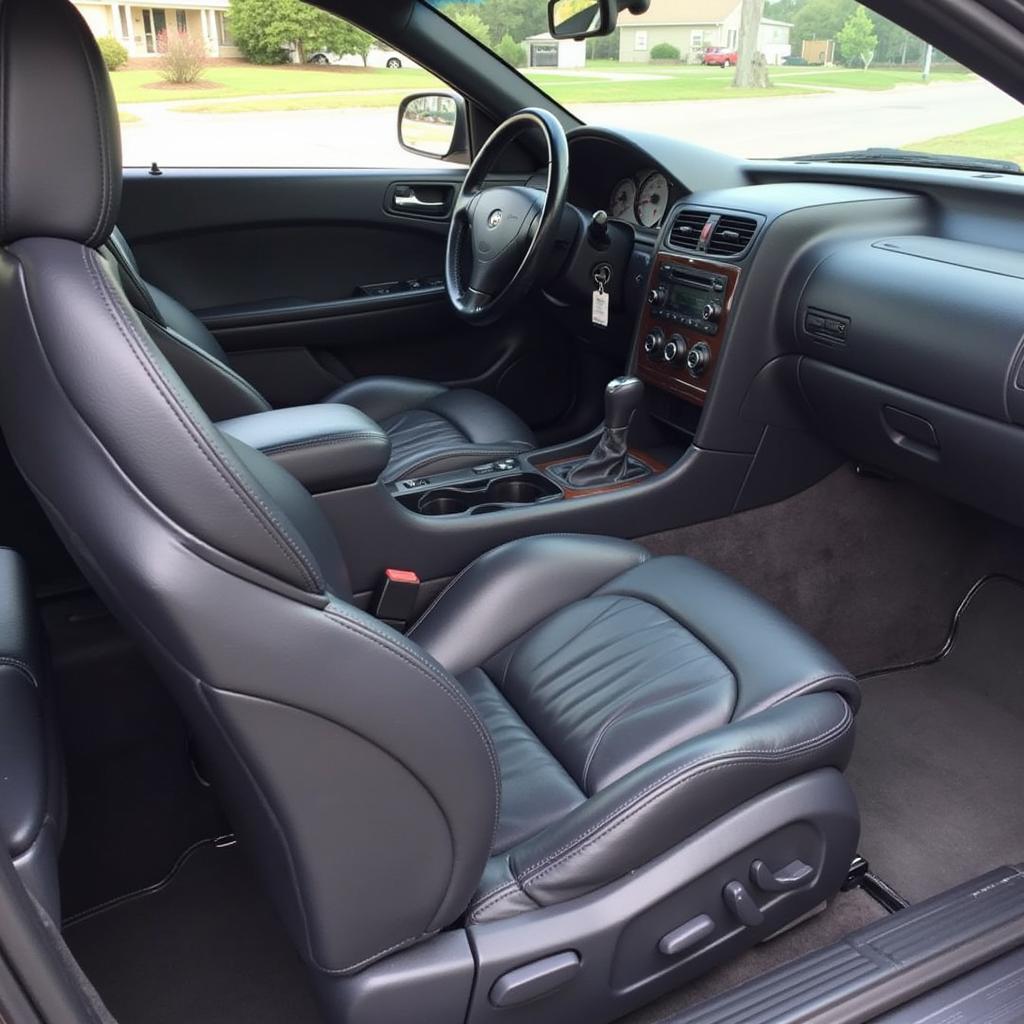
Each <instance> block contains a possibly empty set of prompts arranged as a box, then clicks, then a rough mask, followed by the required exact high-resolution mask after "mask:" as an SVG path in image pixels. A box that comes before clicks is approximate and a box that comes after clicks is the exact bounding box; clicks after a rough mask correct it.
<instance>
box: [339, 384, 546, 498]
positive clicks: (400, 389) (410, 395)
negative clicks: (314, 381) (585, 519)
mask: <svg viewBox="0 0 1024 1024" xmlns="http://www.w3.org/2000/svg"><path fill="white" fill-rule="evenodd" d="M325 401H328V402H343V403H345V404H346V405H353V406H355V407H356V408H357V409H361V410H362V411H363V412H365V413H366V415H367V416H369V417H370V418H371V419H373V420H376V421H377V422H378V423H379V424H380V425H381V426H382V427H383V428H384V429H385V430H386V431H387V434H388V437H390V439H391V452H392V455H391V462H390V464H389V465H388V468H387V472H386V473H385V476H384V479H386V480H402V479H404V478H406V477H411V476H422V475H427V474H431V473H444V472H447V471H449V470H453V469H461V468H463V467H465V466H473V465H476V464H478V463H481V462H490V461H492V460H493V459H496V458H501V457H502V456H507V455H518V454H521V453H522V452H528V451H530V450H531V449H532V448H536V447H537V442H536V439H535V438H534V436H533V432H532V431H531V430H530V428H529V427H528V426H527V425H526V424H525V423H524V422H523V421H522V420H521V419H520V418H519V417H518V416H517V415H516V414H515V413H514V412H512V411H511V410H510V409H506V408H505V406H503V405H501V403H499V402H496V401H495V400H494V399H493V398H490V397H489V396H488V395H485V394H482V393H481V392H479V391H470V390H468V389H464V388H462V389H452V390H449V389H448V388H445V387H443V386H442V385H440V384H431V383H428V382H426V381H419V380H412V379H410V378H408V377H364V378H363V379H361V380H356V381H353V382H352V383H350V384H346V385H344V386H343V387H341V388H339V389H338V390H337V391H335V392H333V393H332V394H330V395H329V396H328V397H327V398H326V399H325Z"/></svg>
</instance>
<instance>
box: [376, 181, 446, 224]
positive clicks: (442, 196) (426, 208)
mask: <svg viewBox="0 0 1024 1024" xmlns="http://www.w3.org/2000/svg"><path fill="white" fill-rule="evenodd" d="M454 196H455V189H454V187H453V186H451V185H447V184H438V185H434V184H418V183H417V184H412V183H409V184H403V185H395V186H394V187H393V188H392V190H391V195H390V198H389V199H388V208H389V209H391V210H393V211H394V212H395V213H402V214H405V215H406V216H420V217H433V218H436V219H437V220H441V219H442V218H444V217H446V216H447V215H448V211H449V210H450V209H451V208H452V199H453V198H454Z"/></svg>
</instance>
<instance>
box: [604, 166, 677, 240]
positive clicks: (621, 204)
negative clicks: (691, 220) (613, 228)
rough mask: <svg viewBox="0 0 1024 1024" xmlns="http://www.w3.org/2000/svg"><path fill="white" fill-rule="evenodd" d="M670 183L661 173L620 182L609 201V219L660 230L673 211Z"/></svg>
mask: <svg viewBox="0 0 1024 1024" xmlns="http://www.w3.org/2000/svg"><path fill="white" fill-rule="evenodd" d="M669 201H670V197H669V183H668V179H667V178H666V177H665V175H664V174H662V173H661V171H651V170H647V171H641V172H640V173H638V174H634V175H631V176H630V177H626V178H623V179H622V180H621V181H619V182H617V183H616V185H615V187H614V188H613V189H612V193H611V196H609V198H608V216H609V217H613V218H614V219H616V220H622V221H626V223H628V224H638V225H640V227H644V228H657V227H659V226H660V225H661V221H662V219H663V218H664V216H665V214H666V213H667V212H668V208H669Z"/></svg>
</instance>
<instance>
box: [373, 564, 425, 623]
mask: <svg viewBox="0 0 1024 1024" xmlns="http://www.w3.org/2000/svg"><path fill="white" fill-rule="evenodd" d="M419 593H420V578H419V576H417V575H416V573H414V572H413V571H412V570H411V569H385V570H384V583H383V584H382V586H381V588H380V594H379V595H378V596H377V606H376V609H375V611H374V615H375V616H376V617H377V618H378V619H380V620H381V621H382V622H386V623H387V624H388V625H389V626H391V627H392V628H394V629H397V630H398V631H399V632H400V633H404V632H405V631H406V629H407V628H408V626H409V623H410V622H411V621H412V617H413V615H414V614H415V612H416V600H417V598H418V597H419Z"/></svg>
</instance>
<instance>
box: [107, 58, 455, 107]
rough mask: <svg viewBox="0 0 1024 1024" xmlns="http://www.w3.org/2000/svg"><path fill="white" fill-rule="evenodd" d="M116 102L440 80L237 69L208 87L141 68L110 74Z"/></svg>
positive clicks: (401, 74)
mask: <svg viewBox="0 0 1024 1024" xmlns="http://www.w3.org/2000/svg"><path fill="white" fill-rule="evenodd" d="M110 77H111V79H112V80H113V83H114V95H115V96H116V97H117V102H118V103H154V102H160V101H167V100H193V99H205V98H206V97H209V98H210V99H221V98H222V97H228V96H267V95H277V94H287V93H301V92H323V93H331V92H363V91H365V90H367V89H394V90H401V91H403V92H412V91H414V90H416V89H429V88H431V87H433V86H437V85H439V84H440V83H439V82H438V80H437V79H436V78H435V77H434V76H433V75H431V74H430V73H429V72H427V71H420V70H418V69H413V68H398V69H396V70H391V69H388V68H366V69H363V68H338V69H328V70H321V69H314V68H305V67H256V66H248V65H244V64H243V65H239V66H238V67H227V66H221V67H212V68H208V69H207V71H206V74H205V76H204V77H205V79H206V81H207V82H208V83H210V84H209V85H207V86H206V87H201V86H182V87H179V88H172V87H163V86H161V87H156V88H154V85H155V83H158V82H160V75H159V73H158V72H157V70H156V69H155V68H154V69H153V70H152V71H150V70H149V69H148V68H145V69H143V70H141V71H136V70H132V71H115V72H114V73H113V74H112V75H111V76H110Z"/></svg>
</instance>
